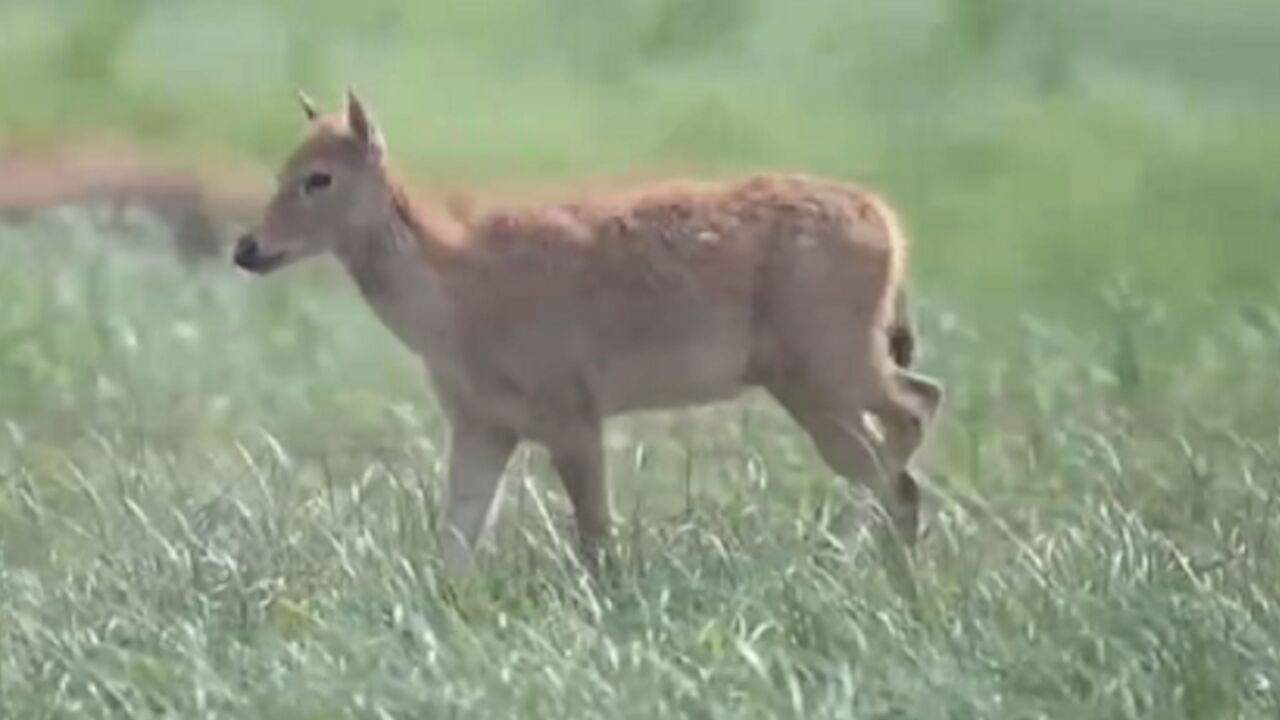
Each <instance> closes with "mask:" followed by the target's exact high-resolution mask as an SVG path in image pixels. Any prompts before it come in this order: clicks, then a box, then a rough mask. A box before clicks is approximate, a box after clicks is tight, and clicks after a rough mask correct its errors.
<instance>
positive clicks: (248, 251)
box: [232, 235, 285, 275]
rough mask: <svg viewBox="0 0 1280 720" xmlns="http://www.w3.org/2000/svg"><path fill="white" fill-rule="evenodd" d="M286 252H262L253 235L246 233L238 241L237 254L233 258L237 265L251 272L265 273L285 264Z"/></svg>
mask: <svg viewBox="0 0 1280 720" xmlns="http://www.w3.org/2000/svg"><path fill="white" fill-rule="evenodd" d="M284 259H285V258H284V253H276V254H275V255H271V254H267V253H263V252H262V248H261V246H259V245H258V241H257V240H255V239H254V238H253V236H252V235H245V236H244V237H242V238H240V239H239V240H238V241H236V250H235V254H234V255H233V256H232V260H233V261H234V262H235V264H236V265H238V266H240V267H242V268H244V269H245V270H248V271H249V272H253V273H257V274H259V275H265V274H266V273H269V272H271V271H272V270H275V269H276V268H278V267H280V266H281V265H283V264H284Z"/></svg>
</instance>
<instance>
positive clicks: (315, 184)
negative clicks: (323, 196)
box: [302, 172, 333, 195]
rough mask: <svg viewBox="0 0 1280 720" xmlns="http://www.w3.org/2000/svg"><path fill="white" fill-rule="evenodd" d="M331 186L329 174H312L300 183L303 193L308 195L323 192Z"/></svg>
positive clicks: (331, 178) (331, 180)
mask: <svg viewBox="0 0 1280 720" xmlns="http://www.w3.org/2000/svg"><path fill="white" fill-rule="evenodd" d="M332 184H333V176H332V175H330V174H329V173H322V172H313V173H311V174H310V175H307V179H306V180H303V181H302V190H303V192H305V193H307V194H308V195H310V194H311V193H314V192H318V191H320V190H324V189H325V188H327V187H329V186H330V185H332Z"/></svg>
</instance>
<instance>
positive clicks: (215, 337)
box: [0, 0, 1280, 720]
mask: <svg viewBox="0 0 1280 720" xmlns="http://www.w3.org/2000/svg"><path fill="white" fill-rule="evenodd" d="M0 27H4V28H6V31H5V33H4V35H3V37H0V97H6V98H18V99H19V100H20V101H19V102H6V103H4V104H3V105H0V133H2V135H0V137H3V138H8V139H10V140H14V139H17V140H18V141H32V140H44V141H47V140H48V139H49V138H57V137H61V136H63V135H64V134H85V133H97V132H104V131H105V132H111V133H114V134H119V135H124V136H127V137H131V138H134V139H136V140H138V141H139V142H144V143H147V144H148V145H149V146H150V147H154V148H156V149H157V150H159V151H162V152H167V153H172V154H174V155H178V156H189V157H192V158H208V157H222V158H226V157H231V158H238V159H241V160H243V161H245V162H253V163H259V164H261V165H262V166H264V167H270V166H271V165H272V164H274V163H275V162H277V161H278V160H279V159H280V158H281V157H282V156H283V155H284V153H285V152H287V150H288V149H289V145H290V143H291V142H293V141H294V139H295V138H296V136H297V133H298V132H299V129H300V125H301V122H300V117H299V114H298V111H297V109H296V107H294V105H293V104H292V102H293V101H292V98H291V92H292V88H293V86H295V85H302V86H305V87H306V88H307V89H308V90H310V91H311V92H312V94H313V95H315V96H317V97H318V98H323V99H325V100H328V101H329V102H330V103H332V102H334V101H336V99H337V97H338V94H339V92H340V91H341V90H342V89H343V88H344V87H345V86H346V85H347V84H354V85H356V86H357V87H359V88H360V89H361V90H362V92H363V93H364V95H365V96H366V97H367V98H368V99H369V100H370V101H371V102H372V104H373V106H374V107H375V108H376V109H377V111H378V113H379V117H380V118H381V119H382V121H383V123H384V125H385V128H386V130H387V133H388V135H389V139H390V143H391V147H392V152H393V154H394V155H395V156H396V157H397V159H398V160H399V163H400V165H401V166H403V167H404V169H405V171H406V172H408V173H410V174H412V175H413V176H415V177H417V178H419V179H420V180H422V181H423V182H428V183H449V184H455V183H461V184H466V185H469V186H473V187H478V188H485V187H490V186H498V185H502V186H504V187H506V186H509V185H512V184H514V185H525V186H536V185H539V184H543V183H548V182H554V183H557V184H563V183H572V182H576V181H585V180H590V179H594V178H598V177H602V176H604V177H608V176H615V175H620V174H624V175H652V174H660V173H663V172H667V171H670V170H671V169H672V168H680V169H681V171H682V172H684V171H695V170H696V171H697V172H699V173H702V174H711V175H717V174H726V173H732V172H737V171H741V170H744V169H748V168H759V167H787V168H794V169H801V170H810V171H815V172H822V173H826V174H831V175H836V176H840V177H849V178H856V179H859V180H862V181H865V182H868V183H870V184H873V185H875V186H877V187H880V188H883V189H884V190H885V192H886V194H887V195H888V196H889V197H890V198H892V199H893V200H894V202H895V203H896V204H898V205H899V206H900V207H901V209H902V212H903V214H904V216H905V219H906V220H907V223H908V225H909V227H910V229H911V232H912V235H913V263H914V264H913V270H912V273H913V291H914V292H916V294H917V297H918V304H919V322H920V326H921V333H922V336H923V340H924V345H925V358H924V363H923V364H924V366H925V368H926V369H927V371H928V372H929V373H930V374H933V375H936V376H938V377H940V378H942V379H943V381H944V382H945V383H946V385H947V388H948V393H949V395H948V404H947V406H946V408H945V412H946V415H945V419H944V422H943V424H942V426H941V427H939V429H938V431H937V434H936V436H935V437H934V438H933V441H932V443H931V445H930V447H929V448H928V451H927V452H926V453H925V455H924V456H923V457H922V458H921V465H922V466H923V467H924V468H925V469H926V470H927V472H928V474H929V476H930V477H931V478H932V481H931V490H932V492H931V495H930V500H929V501H930V512H931V530H930V534H929V535H928V537H927V538H926V539H925V541H924V542H923V543H922V547H921V550H920V554H919V557H918V567H917V576H918V582H919V586H920V598H921V600H920V603H919V604H918V605H916V606H911V605H909V604H907V603H906V602H904V601H903V599H902V598H901V597H900V596H898V595H897V594H896V593H894V592H893V591H892V589H891V588H890V585H889V583H888V581H887V579H886V577H885V574H884V573H883V572H882V570H881V566H880V564H879V561H878V559H877V557H876V556H875V553H874V550H873V549H872V548H871V547H869V546H864V545H862V544H859V543H857V542H852V543H848V544H841V543H838V542H835V540H834V538H832V537H831V536H830V533H829V532H828V518H829V517H830V515H831V514H832V512H834V510H835V508H837V507H838V506H839V505H840V503H841V502H842V495H841V492H840V485H839V484H838V483H837V482H836V481H834V480H833V478H831V477H830V474H829V472H828V471H827V470H826V469H825V468H824V467H823V466H822V465H821V463H819V462H818V460H817V459H816V457H815V456H814V455H813V453H812V451H811V449H810V448H809V447H808V445H807V444H806V442H805V441H804V440H803V438H802V437H801V436H800V435H799V434H798V433H797V432H796V431H795V430H794V429H793V428H792V427H791V426H790V425H789V424H788V421H787V420H786V419H785V418H784V417H783V416H782V414H781V412H780V411H778V410H777V409H776V408H774V407H773V406H772V405H770V404H769V403H768V402H767V401H765V400H763V399H762V398H757V397H748V398H745V399H744V400H743V401H742V402H740V403H735V404H731V405H726V406H721V407H716V408H708V409H704V410H701V411H698V412H695V413H688V414H681V415H655V416H646V417H636V418H629V419H626V420H624V421H621V422H618V423H616V424H614V425H613V426H612V427H611V431H610V437H609V453H610V455H609V463H610V468H611V472H612V475H613V478H614V480H615V483H616V485H617V487H618V490H619V501H618V507H617V509H618V513H619V515H620V516H621V517H622V518H623V522H622V525H621V527H620V528H619V532H618V551H619V555H620V558H621V563H620V574H619V577H618V579H617V582H616V583H615V584H614V585H612V586H609V587H607V588H604V589H600V588H596V587H593V586H591V585H589V584H587V583H586V582H584V581H583V579H582V578H581V577H580V576H579V575H578V573H577V572H576V571H575V570H574V568H573V567H571V566H570V565H569V564H568V563H567V562H566V559H565V558H566V555H567V551H566V547H565V544H566V537H567V535H566V532H565V530H566V528H567V527H568V525H567V509H566V505H565V503H564V501H563V499H562V497H561V495H560V492H559V489H558V487H557V486H556V483H555V479H554V476H553V474H551V473H550V471H549V470H548V468H547V463H546V460H545V458H544V457H543V456H542V455H541V454H540V453H538V452H536V451H526V452H522V454H520V455H519V456H518V458H517V461H516V462H515V464H514V465H513V466H512V468H511V471H510V474H509V478H508V491H509V492H508V498H507V503H506V506H505V508H504V512H503V517H502V521H501V525H500V528H499V532H498V536H497V538H496V543H495V546H496V552H495V553H494V554H493V556H492V558H491V559H490V561H489V564H488V567H487V568H486V570H485V572H484V573H483V574H481V575H480V576H479V577H478V578H477V579H476V580H475V581H474V582H473V583H471V584H469V585H466V586H462V587H459V588H456V589H455V590H454V593H453V595H452V599H448V598H449V597H450V595H449V594H448V593H446V592H445V590H444V589H442V587H441V586H440V584H439V583H438V582H437V579H436V574H435V567H434V564H433V563H434V557H435V551H434V539H433V528H432V527H431V523H430V516H431V512H430V511H431V508H432V507H433V506H434V505H435V503H436V499H437V492H438V488H439V482H438V481H439V479H440V476H441V471H442V466H441V463H442V455H441V447H442V443H443V441H444V426H443V424H442V421H441V420H440V418H439V416H438V414H437V412H436V410H435V404H434V400H433V399H432V397H431V396H430V394H429V392H428V391H427V388H426V387H425V385H424V383H423V381H422V379H421V377H420V373H419V371H418V369H417V367H416V364H415V363H414V362H413V361H412V359H411V358H410V357H409V356H408V354H407V353H406V352H404V351H403V350H402V349H401V348H400V347H399V346H397V345H396V343H395V341H394V340H393V339H392V338H391V337H390V336H389V334H388V333H387V332H386V331H385V330H383V329H382V328H381V327H380V326H379V325H378V324H377V323H376V321H375V320H374V318H373V317H372V315H371V314H370V313H369V312H368V311H367V309H366V308H365V307H364V306H363V305H362V303H361V301H360V300H359V299H358V297H357V296H356V294H355V293H354V292H352V291H351V290H350V288H349V287H348V283H347V281H346V280H345V279H343V278H341V277H340V276H339V275H338V274H337V273H336V272H335V267H334V266H333V265H331V264H327V263H318V264H316V265H315V266H312V267H307V268H299V269H297V270H296V271H290V272H288V273H286V274H284V275H281V276H279V277H278V278H273V279H272V280H271V281H261V280H251V279H249V278H246V277H244V276H242V275H240V274H238V273H235V272H233V271H232V269H231V268H230V267H229V266H225V265H221V264H213V265H207V266H202V267H197V268H194V269H191V268H184V267H182V266H181V265H179V264H178V263H176V262H174V260H173V257H172V253H171V252H170V251H169V249H168V244H167V238H166V237H165V235H164V231H163V229H162V228H161V226H160V225H159V224H157V223H156V222H155V221H154V220H153V219H151V218H148V217H146V216H145V215H142V214H134V215H130V216H128V217H127V218H125V220H126V222H125V223H124V224H123V225H115V226H113V225H111V224H109V223H107V222H105V221H104V220H105V218H104V215H103V213H101V212H99V211H98V210H97V209H94V208H70V209H62V210H58V211H56V212H49V213H45V214H42V215H40V216H38V217H36V218H34V219H31V220H29V221H25V222H22V223H11V224H0V430H2V431H0V718H14V719H15V720H18V719H21V720H26V719H28V718H32V719H35V718H72V717H137V718H161V717H164V718H184V719H185V718H236V719H242V718H283V719H289V718H298V719H303V718H305V719H308V720H310V719H313V718H314V719H321V718H346V717H350V718H389V717H394V718H400V717H404V718H436V717H551V718H570V717H635V718H653V717H667V716H677V717H697V718H743V717H745V718H773V717H805V718H810V717H847V718H938V719H940V720H941V719H944V718H945V719H946V720H952V719H959V718H1028V719H1030V718H1195V719H1201V718H1274V717H1277V716H1280V559H1278V558H1280V553H1277V551H1276V543H1277V540H1280V538H1277V534H1280V526H1278V522H1277V519H1276V518H1277V517H1278V516H1280V397H1277V392H1276V387H1277V380H1280V375H1278V373H1277V369H1276V368H1277V367H1280V287H1277V284H1276V282H1275V280H1274V277H1275V268H1276V267H1278V266H1280V264H1278V263H1280V232H1278V230H1280V96H1278V95H1276V94H1275V92H1274V69H1275V67H1276V66H1277V63H1280V46H1278V45H1276V44H1275V42H1274V38H1275V37H1280V5H1276V4H1275V3H1274V2H1270V1H1264V0H1224V1H1223V2H1218V3H1214V4H1210V3H1201V2H1195V1H1194V0H1130V1H1129V2H1126V3H1110V2H1103V1H1102V0H1076V2H1073V3H1071V4H1066V3H1059V2H1048V1H1047V0H1028V1H1026V2H1014V1H1013V0H921V2H918V3H902V2H888V1H887V0H885V1H875V2H872V1H870V0H866V1H861V2H836V0H795V1H794V2H789V3H773V2H764V0H684V1H683V2H675V1H674V0H665V1H660V0H628V1H627V2H620V3H616V4H611V5H609V6H607V7H606V5H605V4H603V3H596V2H587V1H586V0H540V1H537V2H535V0H511V1H510V2H507V3H504V4H499V3H486V2H473V3H464V2H447V3H417V4H414V3H408V2H392V1H391V0H367V2H364V3H359V4H357V3H339V2H312V3H302V2H281V3H276V4H266V3H251V2H247V1H241V2H230V3H225V4H224V3H215V2H213V1H212V0H207V1H206V0H191V1H189V2H184V3H164V2H147V1H146V0H67V2H65V3H62V2H60V3H47V2H35V1H34V0H7V1H5V2H3V3H0ZM0 171H3V168H0Z"/></svg>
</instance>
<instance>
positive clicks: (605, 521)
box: [547, 420, 612, 573]
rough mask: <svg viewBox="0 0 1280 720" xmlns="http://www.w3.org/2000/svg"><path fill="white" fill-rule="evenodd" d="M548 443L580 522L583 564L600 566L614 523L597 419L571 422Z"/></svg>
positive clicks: (575, 514)
mask: <svg viewBox="0 0 1280 720" xmlns="http://www.w3.org/2000/svg"><path fill="white" fill-rule="evenodd" d="M555 435H556V436H555V438H554V439H553V440H551V441H550V442H548V443H547V449H548V450H549V451H550V453H551V462H552V464H553V465H554V466H555V469H556V473H557V474H558V475H559V476H560V481H561V482H562V483H563V484H564V489H565V492H566V493H567V494H568V495H569V501H570V502H571V503H572V504H573V514H574V518H575V520H576V523H577V526H578V548H579V552H580V557H581V558H582V561H583V564H584V565H586V567H587V569H588V570H590V571H591V572H592V573H595V572H597V571H598V570H599V561H600V556H601V553H603V552H604V551H605V550H606V549H607V542H608V539H609V528H610V525H611V524H612V504H611V501H610V493H609V480H608V477H607V476H606V474H605V467H604V440H603V437H602V436H603V431H602V428H601V423H600V422H599V421H598V420H592V421H581V422H576V423H571V424H570V425H569V426H567V427H565V428H562V429H561V430H560V431H559V432H557V433H556V434H555Z"/></svg>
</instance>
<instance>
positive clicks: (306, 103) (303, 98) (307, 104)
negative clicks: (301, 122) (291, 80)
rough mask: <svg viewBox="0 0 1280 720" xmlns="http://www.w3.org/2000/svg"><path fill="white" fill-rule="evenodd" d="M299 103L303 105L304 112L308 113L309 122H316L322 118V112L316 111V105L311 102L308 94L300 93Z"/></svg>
mask: <svg viewBox="0 0 1280 720" xmlns="http://www.w3.org/2000/svg"><path fill="white" fill-rule="evenodd" d="M298 103H299V104H300V105H302V112H304V113H306V115H307V120H308V121H311V120H315V119H316V118H317V117H319V116H320V111H319V110H317V109H316V104H315V103H313V102H311V98H309V97H307V94H306V93H304V92H302V91H301V90H299V91H298Z"/></svg>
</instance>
